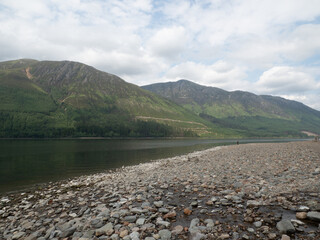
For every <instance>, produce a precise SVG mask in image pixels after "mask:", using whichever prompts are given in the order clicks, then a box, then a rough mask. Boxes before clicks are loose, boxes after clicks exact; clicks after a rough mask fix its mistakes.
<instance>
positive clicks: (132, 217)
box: [124, 216, 137, 223]
mask: <svg viewBox="0 0 320 240" xmlns="http://www.w3.org/2000/svg"><path fill="white" fill-rule="evenodd" d="M136 220H137V216H125V217H124V221H126V222H129V223H134V222H135V221H136Z"/></svg>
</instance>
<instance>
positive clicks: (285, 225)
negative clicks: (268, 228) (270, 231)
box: [277, 220, 296, 234]
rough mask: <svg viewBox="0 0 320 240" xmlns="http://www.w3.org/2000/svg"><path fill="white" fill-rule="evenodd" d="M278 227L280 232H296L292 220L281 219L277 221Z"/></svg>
mask: <svg viewBox="0 0 320 240" xmlns="http://www.w3.org/2000/svg"><path fill="white" fill-rule="evenodd" d="M277 229H278V230H279V231H280V233H289V234H291V233H294V232H295V231H296V230H295V228H294V226H293V225H292V223H291V221H290V220H281V221H280V222H278V223H277Z"/></svg>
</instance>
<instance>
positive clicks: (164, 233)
mask: <svg viewBox="0 0 320 240" xmlns="http://www.w3.org/2000/svg"><path fill="white" fill-rule="evenodd" d="M158 234H159V236H160V239H161V240H170V239H171V232H170V231H169V230H167V229H163V230H160V231H159V233H158Z"/></svg>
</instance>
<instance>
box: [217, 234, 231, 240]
mask: <svg viewBox="0 0 320 240" xmlns="http://www.w3.org/2000/svg"><path fill="white" fill-rule="evenodd" d="M228 238H230V235H229V234H228V233H223V234H221V235H220V236H219V238H218V239H228Z"/></svg>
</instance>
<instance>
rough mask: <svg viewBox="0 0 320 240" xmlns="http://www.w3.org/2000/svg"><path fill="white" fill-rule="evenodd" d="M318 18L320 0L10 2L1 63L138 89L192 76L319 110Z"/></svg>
mask: <svg viewBox="0 0 320 240" xmlns="http://www.w3.org/2000/svg"><path fill="white" fill-rule="evenodd" d="M319 19H320V2H319V1H318V0H305V1H301V0H282V1H278V0H268V1H252V0H245V1H237V0H230V1H223V0H217V1H211V0H203V1H189V0H172V1H155V0H108V1H101V0H69V1H65V0H50V1H42V0H30V1H24V0H15V1H12V0H2V1H0V36H1V37H0V61H4V60H10V59H17V58H35V59H38V60H47V59H48V60H74V61H80V62H84V63H86V64H89V65H93V66H94V67H96V68H98V69H100V70H103V71H107V72H111V73H113V74H117V75H119V76H120V77H122V78H124V79H125V80H126V81H129V82H132V83H135V84H139V85H142V84H148V83H152V82H155V81H167V80H170V81H172V80H178V79H180V78H186V79H190V80H193V81H196V82H197V83H199V84H203V85H210V86H216V87H221V88H224V89H226V90H236V89H240V90H247V91H252V92H255V93H264V94H273V95H277V94H280V95H282V96H290V97H292V98H294V97H296V98H297V99H298V97H300V99H303V98H304V97H305V99H304V101H305V102H306V101H308V104H309V105H310V106H311V105H312V106H315V104H313V103H312V101H318V100H317V98H316V97H314V96H316V95H319V96H320V94H319V89H320V87H319V80H320V71H319V69H320V61H319V59H320V21H319ZM311 86H313V87H311ZM314 86H315V87H314ZM311 88H313V89H311ZM307 99H310V100H307ZM318 102H319V101H318ZM318 109H320V107H318Z"/></svg>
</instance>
